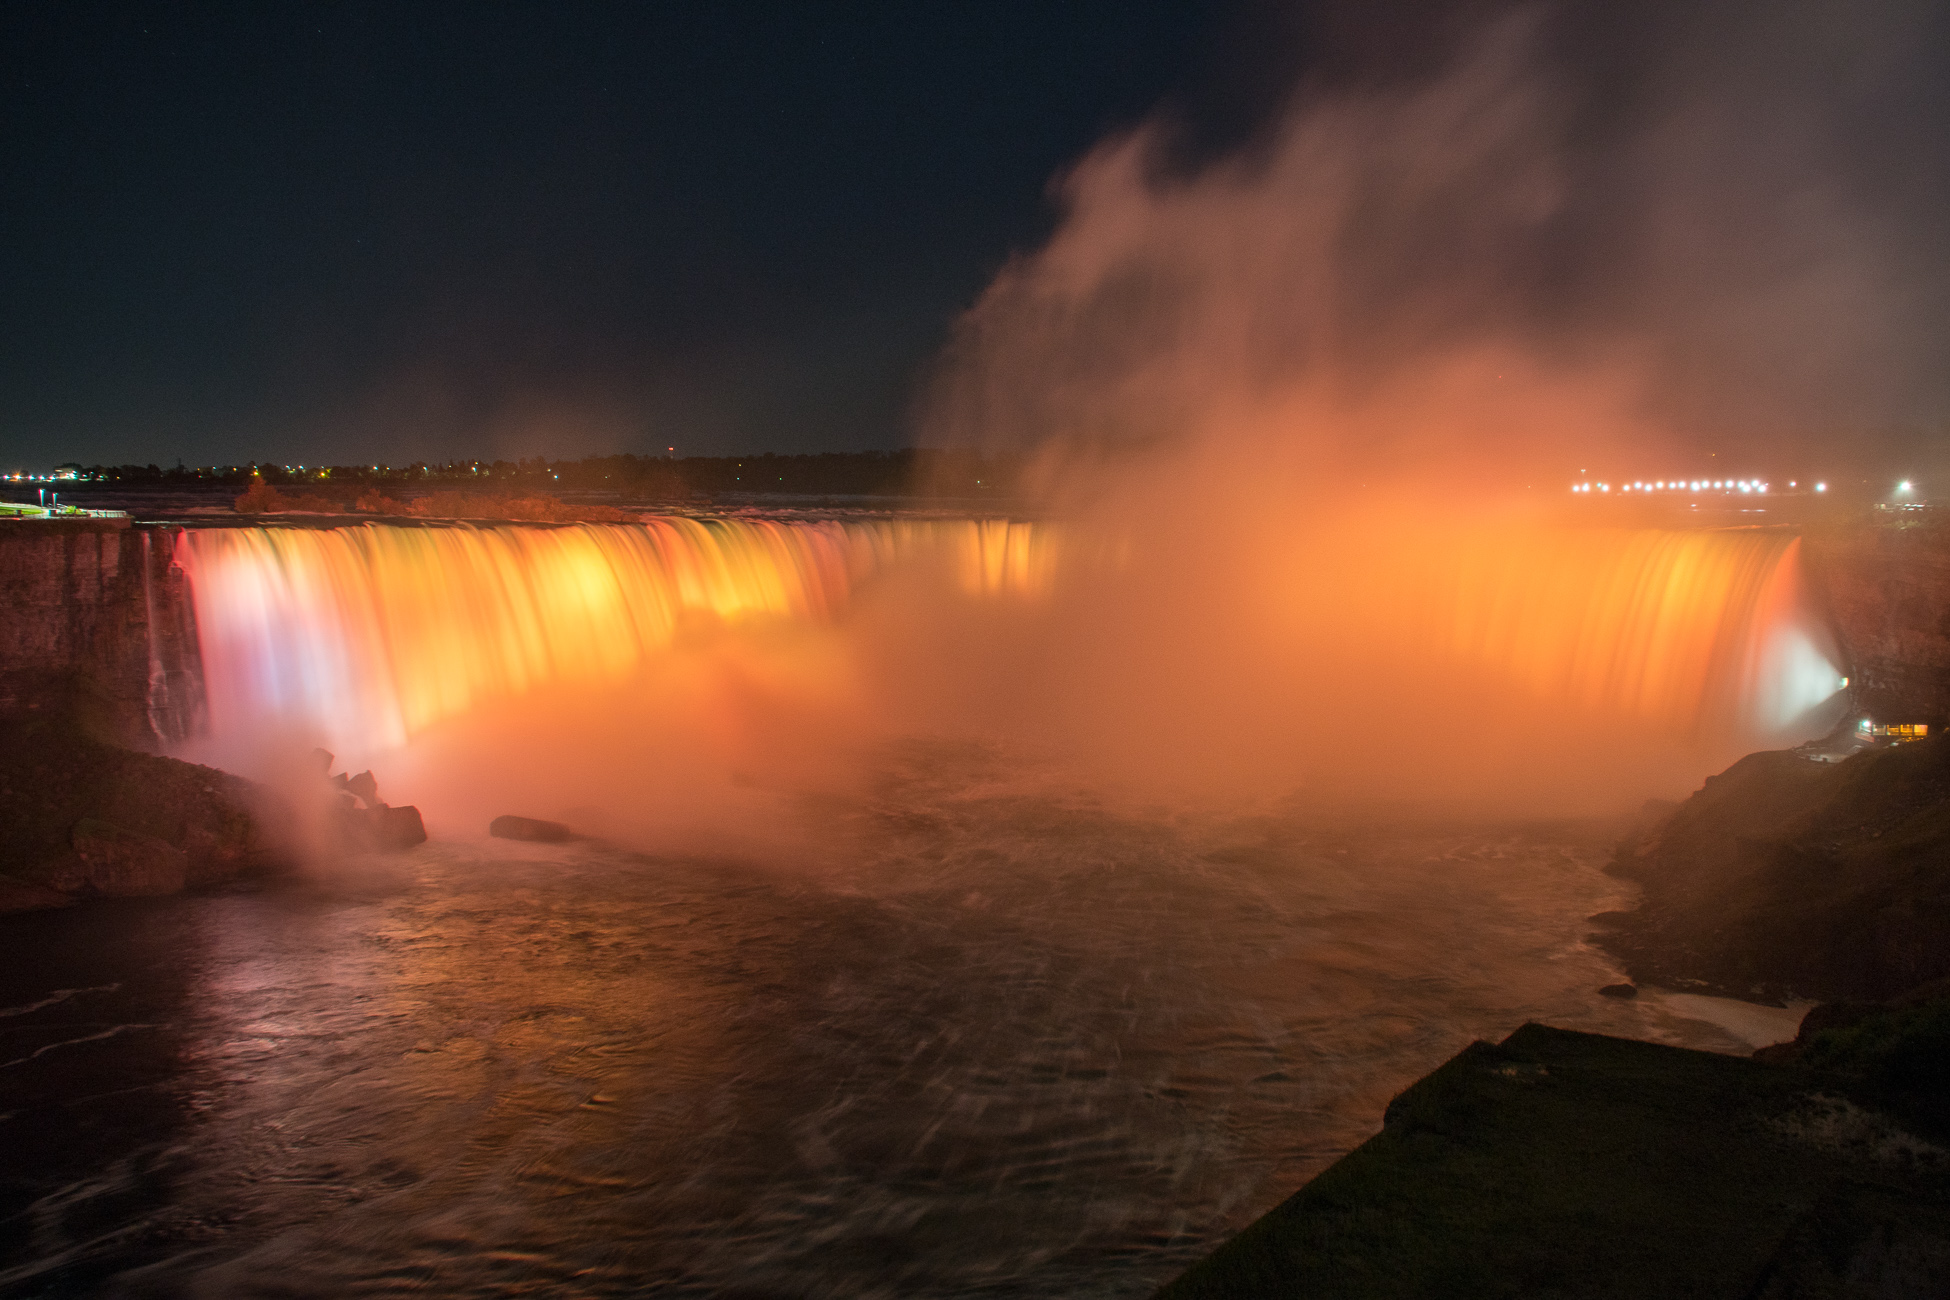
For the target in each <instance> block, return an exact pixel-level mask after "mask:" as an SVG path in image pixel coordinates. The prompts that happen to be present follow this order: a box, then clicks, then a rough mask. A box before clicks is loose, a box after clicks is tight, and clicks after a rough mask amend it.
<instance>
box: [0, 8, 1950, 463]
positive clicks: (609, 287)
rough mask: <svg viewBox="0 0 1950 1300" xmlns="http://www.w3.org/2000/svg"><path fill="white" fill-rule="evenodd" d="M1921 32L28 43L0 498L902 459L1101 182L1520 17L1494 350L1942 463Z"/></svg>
mask: <svg viewBox="0 0 1950 1300" xmlns="http://www.w3.org/2000/svg"><path fill="white" fill-rule="evenodd" d="M1946 10H1950V6H1945V5H1944V4H1942V3H1940V2H1932V0H1875V2H1873V3H1862V4H1839V3H1828V4H1821V3H1808V2H1805V0H1778V2H1775V0H1770V2H1769V3H1760V2H1759V0H1752V2H1749V0H1725V2H1723V3H1717V4H1706V5H1702V4H1697V3H1677V2H1676V0H1672V2H1668V0H1646V3H1643V4H1634V5H1631V6H1594V5H1579V4H1558V5H1550V4H1543V5H1523V4H1512V3H1504V2H1502V0H1404V2H1402V3H1396V4H1389V5H1373V4H1351V3H1350V4H1325V3H1321V4H1307V3H1297V2H1296V3H1276V2H1274V0H1231V2H1230V3H1209V4H1191V3H1142V2H1139V0H1120V2H1117V3H1108V2H1105V3H1098V2H1096V0H1088V2H1080V3H1065V4H1047V3H1045V4H947V5H942V4H933V5H912V4H910V5H893V4H888V5H867V4H856V5H838V6H824V5H817V4H810V3H791V4H773V5H763V4H718V5H709V6H705V5H677V4H608V5H593V4H592V5H577V4H563V3H554V4H547V5H522V4H453V5H442V4H435V3H416V4H406V5H401V4H389V5H356V4H330V5H324V4H276V5H265V4H236V5H222V4H201V5H194V6H191V5H176V4H150V5H142V4H130V5H98V4H83V3H62V2H59V0H51V2H49V3H32V2H24V0H13V2H12V3H9V4H7V5H5V6H4V7H0V74H3V75H4V85H3V86H0V302H4V304H5V311H4V316H3V317H0V319H4V322H5V325H4V330H5V332H4V335H3V336H0V469H16V468H21V469H35V468H45V467H47V466H50V465H52V464H54V463H56V462H60V461H67V460H77V461H81V462H83V463H119V462H135V463H149V462H154V463H159V464H162V465H165V466H168V465H171V464H173V463H175V462H176V461H177V460H179V459H180V460H182V461H185V462H187V463H189V464H191V465H196V464H208V463H235V462H242V461H249V460H269V461H290V462H308V463H334V462H336V463H349V462H358V461H387V462H391V463H394V464H403V463H406V462H409V461H413V460H421V459H427V460H441V459H448V458H463V457H483V458H487V457H515V456H527V455H536V454H547V455H551V456H562V457H573V456H581V455H588V454H597V453H611V452H623V451H632V452H653V451H655V452H661V451H662V450H663V449H664V448H665V447H667V446H675V447H676V448H677V449H678V451H679V454H702V455H709V454H727V453H745V452H758V451H778V452H803V451H820V450H836V451H845V450H859V449H868V448H891V447H897V446H902V445H906V444H908V443H910V442H911V441H913V440H914V439H915V438H916V437H922V438H925V437H927V436H928V430H927V429H926V428H925V427H924V426H922V425H919V424H917V411H919V410H920V409H921V407H922V405H924V398H925V392H926V388H927V385H928V383H929V376H930V374H931V372H932V370H933V367H934V366H935V365H936V364H937V363H936V358H938V357H939V356H941V354H942V349H943V347H944V345H945V344H946V343H947V341H948V340H949V338H950V337H951V331H952V327H953V323H954V322H955V320H956V319H957V317H958V316H959V315H960V313H962V312H963V311H965V310H966V309H967V308H968V307H969V306H970V305H971V304H972V303H973V302H974V301H975V300H976V297H977V295H978V294H980V292H981V291H982V289H983V287H984V286H985V285H986V284H988V283H989V282H990V281H991V280H992V279H993V278H994V276H995V275H996V273H997V271H998V270H999V269H1000V268H1002V267H1003V266H1004V265H1005V263H1006V262H1007V261H1008V259H1009V258H1010V257H1011V255H1012V254H1029V253H1033V252H1034V250H1035V249H1037V248H1038V247H1039V246H1041V245H1042V243H1043V242H1044V241H1045V240H1046V239H1047V238H1048V237H1049V234H1050V232H1051V231H1052V230H1053V229H1054V228H1055V226H1056V223H1057V222H1058V221H1059V220H1060V219H1061V213H1060V210H1059V203H1058V201H1057V200H1056V198H1055V197H1054V191H1053V189H1052V186H1053V184H1054V183H1056V182H1057V181H1058V180H1059V178H1060V177H1061V176H1062V175H1063V174H1064V173H1065V171H1066V169H1068V168H1070V167H1072V166H1074V165H1075V164H1077V163H1078V161H1079V160H1080V159H1082V158H1084V157H1085V156H1086V155H1087V154H1088V153H1089V151H1090V150H1091V149H1092V148H1093V146H1095V145H1097V144H1098V143H1099V142H1101V141H1103V140H1105V139H1106V138H1107V137H1110V136H1113V135H1115V134H1116V133H1118V132H1120V131H1128V130H1130V129H1133V128H1136V127H1139V126H1140V125H1142V124H1144V123H1146V122H1152V123H1156V122H1159V121H1165V122H1168V123H1170V124H1171V125H1170V131H1169V132H1168V133H1167V134H1168V135H1169V137H1170V138H1171V139H1173V140H1174V141H1176V145H1175V148H1174V151H1173V156H1172V157H1170V158H1167V159H1164V160H1163V161H1162V162H1161V163H1160V165H1161V166H1165V167H1167V168H1177V169H1179V170H1180V171H1181V172H1182V173H1183V174H1185V175H1192V174H1195V173H1196V172H1197V170H1198V169H1199V168H1200V167H1201V166H1204V165H1205V164H1207V163H1209V162H1211V161H1212V160H1215V159H1220V158H1223V157H1226V156H1227V155H1228V154H1230V153H1232V152H1235V151H1238V150H1240V149H1245V150H1247V151H1250V150H1251V149H1252V148H1253V147H1254V146H1255V143H1256V142H1263V141H1264V140H1265V139H1267V138H1268V137H1269V135H1270V133H1271V132H1272V131H1273V128H1274V125H1275V124H1277V122H1279V121H1280V120H1281V119H1282V116H1283V114H1284V113H1285V112H1286V111H1287V108H1288V105H1289V104H1290V103H1292V102H1298V101H1296V100H1294V99H1293V96H1294V95H1295V94H1298V93H1300V92H1306V93H1315V94H1318V93H1320V92H1321V90H1322V88H1323V87H1326V88H1329V89H1330V90H1331V89H1332V88H1334V87H1339V88H1341V89H1343V90H1345V89H1347V88H1348V87H1350V86H1351V87H1354V88H1355V89H1356V91H1357V92H1358V93H1371V92H1372V93H1383V92H1385V91H1386V89H1387V88H1388V87H1390V86H1398V85H1403V84H1412V83H1415V82H1416V81H1418V80H1427V79H1429V78H1432V77H1434V76H1436V75H1438V73H1439V71H1440V69H1441V67H1442V65H1443V63H1444V61H1445V60H1446V59H1448V58H1450V57H1451V56H1452V55H1453V53H1454V51H1455V50H1456V49H1458V48H1462V47H1465V46H1466V45H1467V44H1468V42H1469V40H1470V39H1471V34H1472V33H1474V32H1480V31H1482V30H1486V29H1489V28H1492V27H1494V26H1495V24H1496V23H1497V22H1499V21H1500V20H1502V19H1503V18H1505V17H1507V16H1508V15H1509V14H1510V13H1512V12H1518V13H1523V12H1535V13H1539V14H1543V15H1545V16H1546V18H1547V21H1546V22H1544V23H1542V24H1541V25H1540V26H1539V27H1538V31H1539V33H1540V35H1539V36H1538V37H1537V39H1536V40H1535V42H1534V44H1535V46H1536V47H1537V49H1538V51H1540V53H1538V54H1537V55H1536V56H1535V65H1536V66H1535V67H1533V68H1531V69H1529V70H1528V71H1526V72H1525V73H1524V75H1525V76H1526V77H1528V78H1530V79H1531V80H1532V81H1534V82H1535V83H1536V84H1537V85H1539V86H1541V87H1544V88H1545V91H1544V93H1542V94H1541V98H1542V99H1543V100H1544V101H1546V102H1548V103H1549V104H1550V106H1551V115H1550V116H1549V119H1548V121H1547V122H1545V123H1544V127H1545V128H1547V129H1540V130H1539V132H1538V133H1537V134H1538V136H1539V138H1540V139H1548V141H1549V146H1548V147H1549V148H1550V149H1552V150H1554V151H1555V152H1556V154H1557V155H1558V156H1557V157H1556V159H1555V161H1554V165H1555V166H1556V170H1557V173H1558V174H1560V175H1561V176H1563V177H1565V178H1567V179H1566V185H1567V186H1568V187H1569V188H1568V189H1567V191H1566V193H1567V194H1568V195H1569V196H1570V198H1569V200H1568V201H1566V202H1565V203H1564V204H1563V205H1562V212H1561V215H1558V216H1554V217H1553V218H1552V219H1551V220H1550V221H1549V222H1547V223H1545V224H1544V225H1543V226H1541V227H1539V230H1538V233H1537V235H1536V237H1535V238H1534V239H1531V240H1529V241H1528V242H1526V243H1525V244H1523V245H1521V246H1507V247H1504V246H1499V247H1495V248H1491V249H1489V250H1488V254H1487V256H1486V257H1478V258H1477V261H1478V262H1479V263H1480V265H1477V266H1476V267H1475V269H1474V270H1473V271H1472V272H1471V276H1472V279H1471V281H1470V283H1468V284H1467V285H1464V286H1463V287H1464V288H1466V289H1467V290H1468V292H1469V293H1472V294H1476V295H1477V296H1478V298H1482V297H1484V296H1485V295H1486V294H1487V295H1488V296H1489V297H1493V298H1494V299H1495V300H1496V303H1497V304H1498V305H1497V307H1496V311H1497V312H1498V313H1499V316H1500V319H1499V320H1498V321H1497V322H1495V324H1496V327H1497V328H1499V329H1503V330H1505V331H1506V332H1514V333H1523V332H1525V331H1528V333H1529V334H1530V335H1532V336H1534V337H1535V338H1537V339H1539V340H1541V345H1542V346H1545V347H1557V346H1560V345H1561V344H1562V343H1563V341H1564V340H1567V339H1570V340H1576V339H1580V338H1587V337H1595V336H1596V335H1598V334H1599V333H1605V334H1606V335H1607V337H1611V336H1617V335H1621V334H1630V335H1631V336H1632V337H1633V338H1635V339H1642V340H1646V341H1647V342H1646V343H1645V346H1644V347H1643V349H1642V352H1643V354H1644V355H1645V356H1646V357H1647V358H1649V360H1648V361H1647V365H1648V368H1649V373H1652V374H1654V376H1655V379H1656V384H1655V387H1656V388H1657V390H1658V392H1659V393H1660V394H1661V396H1662V398H1663V399H1665V400H1666V401H1667V407H1668V409H1669V411H1670V413H1671V415H1672V420H1673V423H1674V425H1675V427H1691V428H1697V429H1703V430H1711V429H1713V428H1714V427H1716V424H1717V425H1725V426H1728V427H1731V425H1733V424H1739V425H1740V426H1741V427H1742V428H1744V429H1746V430H1747V431H1748V433H1747V436H1748V437H1749V441H1750V443H1751V445H1752V446H1754V447H1756V448H1758V449H1760V450H1761V451H1762V452H1765V451H1766V449H1767V447H1768V446H1769V445H1770V443H1769V441H1768V440H1769V439H1770V438H1772V439H1786V440H1789V441H1793V440H1795V439H1798V440H1799V441H1798V443H1797V444H1796V445H1797V446H1799V447H1801V448H1802V449H1804V450H1805V449H1806V448H1807V447H1809V446H1816V447H1821V446H1843V445H1847V446H1850V447H1860V448H1862V449H1864V450H1863V453H1862V454H1863V455H1864V456H1869V455H1871V454H1873V455H1874V456H1880V457H1882V458H1883V459H1885V460H1887V459H1889V458H1890V457H1891V456H1892V455H1893V456H1895V457H1896V459H1898V460H1900V459H1901V458H1902V457H1904V456H1911V457H1912V458H1914V456H1921V455H1924V454H1925V453H1932V454H1933V453H1934V452H1937V451H1941V450H1942V449H1943V448H1944V447H1945V446H1950V305H1946V304H1950V251H1947V250H1950V76H1946V63H1950V21H1947V20H1946ZM1484 197H1485V196H1483V195H1479V194H1477V193H1476V192H1474V191H1458V192H1457V194H1455V195H1453V196H1450V198H1449V199H1445V200H1444V204H1446V206H1443V205H1438V206H1437V207H1436V208H1433V209H1431V213H1432V215H1430V216H1429V217H1428V220H1429V221H1432V222H1434V223H1435V224H1436V226H1437V227H1444V228H1446V226H1448V225H1455V224H1456V223H1455V222H1453V221H1452V220H1451V214H1453V213H1458V212H1466V210H1467V209H1469V208H1470V207H1471V206H1472V205H1474V206H1481V202H1482V200H1483V198H1484ZM1395 224H1396V227H1399V228H1407V226H1406V225H1405V224H1404V223H1401V222H1397V223H1395ZM1369 225H1370V227H1371V228H1372V229H1375V230H1386V229H1390V227H1389V226H1388V224H1387V223H1385V222H1383V223H1380V224H1375V223H1369ZM1437 234H1438V237H1436V238H1433V239H1431V238H1427V237H1425V233H1423V234H1418V235H1417V239H1418V241H1419V242H1417V243H1416V245H1415V247H1414V248H1413V249H1411V250H1410V251H1411V252H1412V253H1413V257H1409V258H1404V257H1403V256H1402V249H1400V248H1398V247H1396V246H1393V245H1388V244H1380V245H1376V246H1374V247H1368V246H1364V245H1362V244H1361V242H1360V240H1361V238H1362V232H1360V231H1358V230H1357V231H1356V232H1355V236H1354V237H1353V239H1352V240H1351V242H1350V245H1349V248H1348V261H1347V266H1348V268H1349V270H1348V282H1349V283H1350V284H1358V285H1365V286H1367V288H1366V289H1363V290H1362V291H1363V292H1366V293H1367V295H1368V299H1369V300H1368V301H1366V302H1363V303H1360V304H1357V307H1358V308H1359V310H1358V311H1355V312H1353V313H1351V314H1350V315H1349V316H1348V319H1349V320H1352V321H1355V322H1356V324H1357V327H1361V328H1365V327H1364V326H1360V324H1359V323H1360V322H1361V321H1364V320H1368V319H1375V320H1379V319H1383V318H1386V317H1390V316H1391V314H1392V315H1394V316H1399V314H1400V313H1399V312H1398V311H1396V308H1395V304H1396V303H1397V302H1398V301H1399V300H1402V299H1403V298H1404V297H1406V296H1407V295H1405V294H1404V293H1402V292H1401V291H1402V290H1403V288H1404V286H1408V287H1410V288H1413V287H1414V286H1415V285H1418V284H1429V283H1434V282H1437V281H1442V280H1443V279H1444V277H1448V278H1450V279H1457V280H1458V281H1460V277H1459V276H1458V275H1457V268H1456V267H1455V266H1453V265H1446V264H1443V263H1442V262H1441V260H1440V259H1441V256H1442V249H1443V247H1444V244H1443V240H1442V238H1441V237H1440V231H1439V230H1438V232H1437ZM1391 237H1392V236H1391ZM1432 257H1433V258H1435V259H1436V260H1435V261H1433V262H1432V261H1430V259H1431V258H1432ZM1418 259H1419V260H1418ZM1363 277H1365V279H1364V278H1363ZM1432 277H1433V278H1432ZM1486 285H1487V286H1489V287H1488V289H1484V286H1486ZM1784 286H1785V287H1784ZM1855 286H1862V288H1861V290H1860V291H1859V292H1858V291H1857V290H1856V288H1855ZM1789 289H1792V293H1790V292H1789ZM1269 297H1270V298H1274V299H1277V298H1278V297H1279V290H1278V288H1277V286H1274V287H1273V289H1272V290H1271V292H1270V293H1269ZM1512 320H1515V321H1516V322H1517V324H1516V327H1512V325H1511V322H1512ZM1457 327H1458V328H1460V329H1464V330H1475V329H1478V328H1481V327H1482V322H1481V321H1480V320H1479V319H1478V318H1477V317H1474V316H1458V317H1457ZM1376 336H1377V337H1382V338H1392V337H1394V335H1393V334H1392V333H1389V332H1385V331H1378V332H1377V335H1376ZM1271 346H1272V347H1273V348H1274V350H1275V351H1276V352H1277V349H1278V348H1279V346H1280V344H1279V340H1278V339H1277V338H1275V339H1273V340H1271ZM1276 360H1277V358H1276ZM1689 421H1690V424H1688V422H1689ZM1701 436H1702V437H1705V436H1707V435H1706V434H1702V435H1701ZM1890 463H1892V464H1894V463H1896V461H1895V460H1891V461H1890ZM1755 468H1757V469H1759V468H1767V467H1766V466H1762V465H1758V464H1757V465H1756V466H1755Z"/></svg>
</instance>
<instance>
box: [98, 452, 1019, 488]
mask: <svg viewBox="0 0 1950 1300" xmlns="http://www.w3.org/2000/svg"><path fill="white" fill-rule="evenodd" d="M1020 468H1021V465H1020V460H1019V458H1016V457H1010V456H990V455H985V454H983V453H980V452H973V451H959V450H939V449H930V448H906V449H903V450H901V451H864V452H822V453H818V454H815V455H803V456H780V455H775V454H773V453H771V452H766V453H764V454H762V455H757V456H685V457H664V456H634V455H622V456H591V457H588V458H586V459H583V460H547V459H544V458H541V457H536V458H532V459H527V460H515V461H508V460H496V461H448V462H446V463H444V464H431V463H427V462H421V461H416V462H414V463H413V464H410V465H281V464H268V463H264V462H252V463H251V464H247V465H212V466H201V467H195V468H191V467H186V466H183V465H180V464H179V465H177V466H175V467H174V468H172V469H163V468H161V467H159V466H156V465H91V466H87V467H85V468H83V469H82V470H81V471H80V473H79V474H78V475H77V476H76V477H77V480H78V481H81V482H92V483H114V484H121V485H128V486H133V485H137V484H143V483H155V484H157V485H176V486H184V487H188V486H195V485H198V484H206V485H209V486H213V487H214V486H225V487H235V488H237V489H238V490H240V491H242V490H246V489H248V488H249V487H250V485H251V483H252V482H253V481H261V482H264V483H267V484H270V485H272V486H274V487H279V488H295V489H299V490H302V491H305V492H309V493H312V494H315V495H322V496H328V497H338V496H349V497H356V496H359V495H362V494H364V493H365V492H367V491H369V490H372V489H382V490H385V491H388V492H394V493H398V492H415V491H440V490H454V489H461V490H487V491H495V492H507V491H514V490H519V491H523V492H538V491H539V492H550V493H558V492H574V493H605V494H607V493H614V494H616V495H617V496H618V497H620V498H622V499H626V500H683V499H687V498H693V497H699V496H704V497H715V496H723V495H736V494H742V493H755V494H786V495H793V496H941V497H985V496H994V497H1001V496H1008V495H1009V494H1010V493H1011V492H1012V491H1013V489H1014V486H1015V483H1016V481H1017V477H1018V474H1019V471H1020Z"/></svg>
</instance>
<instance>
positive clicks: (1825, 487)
mask: <svg viewBox="0 0 1950 1300" xmlns="http://www.w3.org/2000/svg"><path fill="white" fill-rule="evenodd" d="M1827 490H1828V485H1827V484H1826V483H1817V484H1815V491H1817V492H1826V491H1827Z"/></svg>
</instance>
